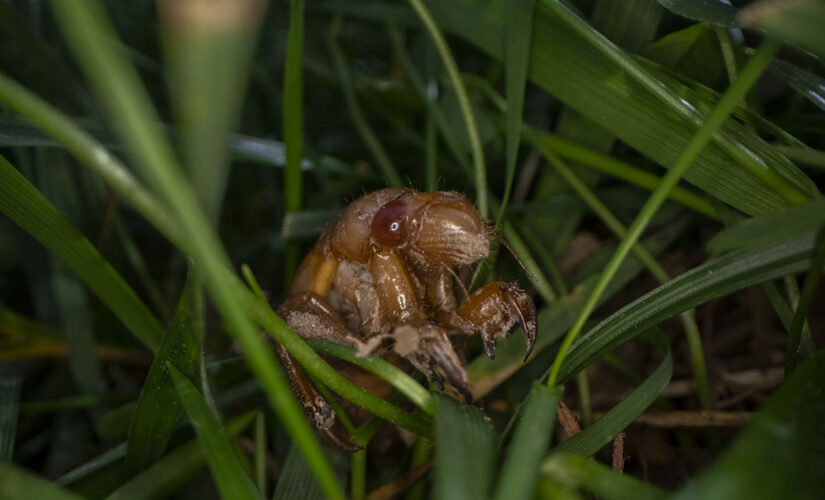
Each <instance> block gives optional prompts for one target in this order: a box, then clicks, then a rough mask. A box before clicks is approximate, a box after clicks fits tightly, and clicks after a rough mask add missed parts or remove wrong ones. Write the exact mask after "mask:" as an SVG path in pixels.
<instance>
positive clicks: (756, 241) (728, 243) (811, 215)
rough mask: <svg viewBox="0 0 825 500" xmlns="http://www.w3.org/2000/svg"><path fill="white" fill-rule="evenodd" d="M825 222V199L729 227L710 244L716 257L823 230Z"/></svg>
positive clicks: (709, 247)
mask: <svg viewBox="0 0 825 500" xmlns="http://www.w3.org/2000/svg"><path fill="white" fill-rule="evenodd" d="M824 222H825V199H822V198H819V199H816V200H814V201H812V202H810V203H806V204H805V205H799V206H796V207H790V208H786V209H784V210H780V211H778V212H776V213H772V214H768V215H763V216H760V217H754V218H752V219H747V220H745V221H742V222H740V223H739V224H736V225H734V226H730V227H727V228H725V229H723V230H722V231H720V232H719V233H717V234H716V235H715V236H714V237H713V238H711V239H710V240H709V241H708V242H707V249H708V250H709V251H711V252H713V253H721V252H726V251H728V250H737V249H747V248H754V247H757V246H761V245H766V244H769V243H775V242H777V241H781V240H783V239H787V238H789V237H792V236H794V235H797V234H800V233H804V232H805V231H810V230H812V229H815V228H817V227H819V226H820V225H821V224H822V223H824Z"/></svg>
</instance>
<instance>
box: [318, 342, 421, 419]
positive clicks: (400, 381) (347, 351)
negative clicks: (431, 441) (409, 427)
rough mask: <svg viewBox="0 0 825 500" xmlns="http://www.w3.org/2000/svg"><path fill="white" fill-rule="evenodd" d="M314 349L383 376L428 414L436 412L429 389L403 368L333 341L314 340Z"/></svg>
mask: <svg viewBox="0 0 825 500" xmlns="http://www.w3.org/2000/svg"><path fill="white" fill-rule="evenodd" d="M311 345H312V347H313V349H315V350H316V351H318V352H319V353H321V354H324V355H328V356H335V357H336V358H339V359H343V360H345V361H348V362H350V363H352V364H355V365H358V366H360V367H361V368H363V369H365V370H367V371H370V372H372V373H375V374H376V375H378V376H379V377H381V378H383V379H384V380H386V381H387V382H389V383H390V384H392V386H393V387H395V388H396V389H398V391H399V392H401V393H402V394H404V395H405V396H406V397H407V399H409V400H410V401H412V402H413V403H414V404H415V405H416V406H418V407H419V408H421V410H422V411H424V412H425V413H427V414H428V415H433V414H435V399H434V397H433V395H432V393H430V392H429V391H428V390H427V389H425V388H424V387H422V386H421V384H419V383H418V382H416V381H415V379H414V378H412V377H411V376H409V375H407V374H406V373H404V371H403V370H401V369H400V368H398V367H396V366H395V365H393V364H391V363H389V362H388V361H385V360H383V359H381V358H379V357H377V356H366V357H363V358H359V357H357V356H356V355H355V349H354V348H352V347H350V346H345V345H342V344H335V343H332V342H312V343H311Z"/></svg>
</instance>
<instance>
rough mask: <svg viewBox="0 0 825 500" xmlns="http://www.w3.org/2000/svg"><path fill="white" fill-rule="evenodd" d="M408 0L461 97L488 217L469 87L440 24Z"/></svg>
mask: <svg viewBox="0 0 825 500" xmlns="http://www.w3.org/2000/svg"><path fill="white" fill-rule="evenodd" d="M409 2H410V5H411V6H412V8H413V10H415V13H416V14H418V17H419V19H421V22H422V23H423V24H424V27H425V28H426V29H427V33H429V35H430V38H431V39H432V41H433V43H434V44H435V47H436V49H437V50H438V55H439V57H440V58H441V63H442V64H443V65H444V68H445V69H446V70H447V76H448V77H449V79H450V83H451V84H452V86H453V91H454V92H455V94H456V97H457V98H458V105H459V107H460V109H461V116H462V117H463V118H464V124H465V125H466V127H467V137H468V138H469V140H470V153H471V154H472V157H473V172H474V173H475V177H474V180H475V189H476V205H477V206H478V212H479V213H480V214H481V217H482V218H483V219H486V218H487V217H488V216H489V208H488V206H487V165H486V164H485V163H484V150H483V149H482V147H481V139H480V137H479V135H478V125H477V124H476V120H475V118H474V117H473V109H472V107H471V106H470V99H469V96H468V95H467V89H466V88H465V86H464V81H463V80H462V79H461V74H460V73H459V72H458V65H457V64H456V62H455V58H454V57H453V53H452V52H451V51H450V47H449V46H448V45H447V40H445V39H444V34H443V33H442V32H441V28H439V25H438V24H436V21H435V19H433V16H432V15H431V14H430V11H429V9H428V8H427V6H425V5H424V2H423V1H422V0H409Z"/></svg>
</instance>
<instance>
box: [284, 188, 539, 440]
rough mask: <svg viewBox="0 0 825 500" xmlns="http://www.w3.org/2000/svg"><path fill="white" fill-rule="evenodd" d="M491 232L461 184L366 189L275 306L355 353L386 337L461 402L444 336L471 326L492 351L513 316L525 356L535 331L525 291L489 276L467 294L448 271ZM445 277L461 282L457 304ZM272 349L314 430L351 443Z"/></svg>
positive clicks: (459, 370)
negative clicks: (459, 187) (431, 188)
mask: <svg viewBox="0 0 825 500" xmlns="http://www.w3.org/2000/svg"><path fill="white" fill-rule="evenodd" d="M495 237H497V236H496V234H495V231H494V230H493V229H492V228H491V227H489V226H488V225H487V224H485V222H484V221H483V220H482V219H481V216H480V215H479V213H478V211H476V209H475V208H474V207H473V205H472V203H470V202H469V200H467V198H466V197H465V196H464V195H462V194H460V193H457V192H454V191H436V192H431V193H424V192H419V191H415V190H412V189H404V188H387V189H381V190H378V191H374V192H372V193H369V194H366V195H364V196H362V197H360V198H358V199H357V200H355V201H354V202H352V203H351V204H350V205H349V206H348V207H347V208H346V209H345V210H344V211H343V212H342V213H341V214H340V215H339V216H338V217H337V218H336V219H335V220H333V221H332V222H330V223H329V224H328V225H327V227H326V228H325V230H324V232H323V233H322V234H321V237H320V238H319V239H318V242H317V243H316V244H315V246H314V247H313V248H312V250H311V251H310V252H309V254H308V255H307V256H306V258H305V259H304V260H303V262H302V263H301V265H300V266H299V268H298V271H297V272H296V275H295V278H294V280H293V283H292V286H291V289H290V291H289V294H288V296H287V298H286V300H285V302H284V303H283V304H282V305H281V306H280V307H279V309H278V313H279V314H280V315H281V317H282V318H283V319H284V321H286V322H287V324H289V326H290V327H292V329H294V330H295V331H296V332H297V333H298V334H299V335H300V336H301V337H303V338H305V339H308V340H328V341H333V342H337V343H341V344H347V345H351V346H353V347H355V348H356V349H357V351H358V355H359V356H364V355H367V354H370V353H372V352H376V351H377V350H378V349H379V348H381V346H383V345H384V344H385V343H390V344H391V346H392V347H391V348H392V350H393V351H394V353H395V354H397V355H399V356H400V357H402V358H404V359H406V360H407V361H409V362H410V364H412V366H413V367H415V368H416V369H417V370H419V371H421V372H422V373H424V374H425V375H427V377H428V378H429V380H431V381H432V382H434V383H436V384H437V385H438V386H439V387H441V388H442V389H443V387H444V386H443V383H442V380H441V378H440V377H439V375H438V374H437V373H436V370H437V372H438V373H440V374H441V376H443V377H444V379H446V381H447V383H448V384H449V385H450V386H452V387H453V388H454V389H456V390H457V391H458V392H460V393H461V394H462V395H463V396H464V398H465V399H466V400H467V402H470V401H471V400H472V396H471V394H470V392H469V389H468V381H467V373H466V372H465V370H464V367H463V366H462V364H461V361H460V359H459V356H458V354H457V353H456V351H455V349H454V348H453V344H452V343H451V342H450V338H449V335H474V334H476V333H480V334H481V338H482V341H483V345H484V351H485V352H486V354H487V355H488V356H489V357H491V358H493V357H494V355H495V341H496V339H497V338H499V337H503V336H505V335H507V334H508V332H509V331H510V329H511V328H512V327H513V326H515V325H516V324H520V325H521V327H522V329H523V331H524V339H525V344H526V351H527V355H529V353H530V351H531V350H532V348H533V344H534V343H535V340H536V329H537V323H536V308H535V305H534V303H533V300H532V299H531V298H530V296H529V295H528V294H527V293H526V292H525V291H524V290H522V289H520V288H519V287H518V286H517V285H516V284H514V283H504V282H495V283H489V284H487V285H485V286H483V287H481V288H479V289H478V290H476V291H475V292H473V293H472V294H469V296H468V295H467V292H466V290H464V285H463V284H462V283H461V281H460V280H459V279H458V276H457V275H456V271H455V269H456V268H458V267H460V266H465V265H471V264H474V263H476V262H478V261H480V260H481V259H484V258H485V257H487V256H488V255H489V252H490V240H491V239H492V238H495ZM454 279H455V282H456V283H457V284H458V285H459V286H460V287H461V288H462V290H463V295H462V297H463V298H464V300H463V302H461V303H459V301H458V299H457V298H456V294H455V293H454V290H453V280H454ZM386 341H391V342H386ZM278 353H279V356H280V357H281V359H282V361H283V362H284V366H285V368H286V370H287V373H288V374H289V377H290V380H291V381H292V385H293V388H294V389H295V391H296V393H297V394H298V397H299V399H300V401H301V403H302V405H303V407H304V409H305V411H306V412H307V414H308V415H309V416H310V418H311V419H312V421H313V423H314V424H315V426H316V427H317V428H318V430H319V431H320V432H322V433H323V434H325V435H326V436H327V437H328V438H329V439H330V440H331V441H332V442H334V443H335V444H337V445H338V446H340V447H342V448H344V449H349V450H352V449H355V448H354V445H352V444H351V443H349V441H347V440H346V438H345V437H343V436H344V433H343V431H342V429H341V428H340V427H339V426H338V425H337V424H336V421H335V412H334V411H333V410H332V408H331V407H330V406H329V405H328V403H326V401H325V400H324V399H323V397H321V395H320V394H319V393H318V392H317V390H316V389H315V387H314V386H313V385H312V384H311V382H310V381H309V380H308V379H307V377H306V374H305V373H304V372H303V371H302V369H301V367H300V366H299V365H298V364H297V363H296V362H295V360H294V359H292V357H291V356H290V355H289V353H288V352H287V351H286V350H285V349H284V348H283V347H282V346H278ZM525 358H526V356H525Z"/></svg>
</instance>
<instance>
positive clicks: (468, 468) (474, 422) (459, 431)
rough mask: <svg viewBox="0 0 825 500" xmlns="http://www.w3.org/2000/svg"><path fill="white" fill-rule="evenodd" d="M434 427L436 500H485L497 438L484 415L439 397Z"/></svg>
mask: <svg viewBox="0 0 825 500" xmlns="http://www.w3.org/2000/svg"><path fill="white" fill-rule="evenodd" d="M437 401H438V404H437V407H438V413H437V415H438V418H437V419H436V426H435V445H436V446H435V486H434V492H433V497H434V498H436V499H437V500H461V499H468V500H469V499H473V500H475V499H478V498H486V497H487V495H488V494H489V488H490V485H491V483H492V482H493V467H494V466H495V450H496V435H495V433H494V432H493V427H492V425H490V422H489V420H488V419H487V418H486V417H485V415H484V413H482V411H481V410H479V409H478V408H476V407H475V406H467V405H462V404H460V403H459V402H457V401H455V400H453V399H451V398H448V397H446V396H440V397H438V400H437Z"/></svg>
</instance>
